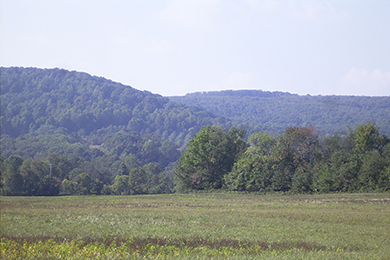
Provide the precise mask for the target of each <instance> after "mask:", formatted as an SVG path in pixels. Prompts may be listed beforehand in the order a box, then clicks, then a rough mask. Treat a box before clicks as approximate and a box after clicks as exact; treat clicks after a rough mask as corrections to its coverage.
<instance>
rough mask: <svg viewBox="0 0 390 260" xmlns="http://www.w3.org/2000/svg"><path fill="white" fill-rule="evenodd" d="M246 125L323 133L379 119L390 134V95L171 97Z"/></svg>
mask: <svg viewBox="0 0 390 260" xmlns="http://www.w3.org/2000/svg"><path fill="white" fill-rule="evenodd" d="M169 99H170V100H171V101H173V102H178V103H182V104H186V105H191V106H198V107H200V108H203V109H205V110H207V111H210V112H211V113H213V114H215V115H218V116H222V117H226V118H228V119H232V120H234V121H235V122H236V123H239V124H242V125H246V127H249V128H250V129H252V131H260V130H262V131H268V132H271V133H279V134H280V133H282V132H283V130H284V129H285V128H286V127H288V126H292V125H294V126H309V125H313V126H315V127H317V128H318V129H319V130H320V131H321V132H322V133H323V134H324V135H331V134H333V133H336V132H342V131H346V130H348V128H349V127H351V128H355V127H356V126H357V125H360V124H362V123H366V122H376V125H377V126H378V127H379V128H380V129H381V132H383V133H385V134H387V135H390V123H389V119H390V97H389V96H386V97H362V96H309V95H307V96H299V95H295V94H290V93H284V92H267V91H261V90H237V91H232V90H228V91H219V92H201V93H200V92H199V93H192V94H187V95H185V96H174V97H169Z"/></svg>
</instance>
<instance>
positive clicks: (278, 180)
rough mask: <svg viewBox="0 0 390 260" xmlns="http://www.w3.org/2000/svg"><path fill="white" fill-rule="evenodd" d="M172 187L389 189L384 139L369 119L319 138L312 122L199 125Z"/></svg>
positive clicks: (389, 149)
mask: <svg viewBox="0 0 390 260" xmlns="http://www.w3.org/2000/svg"><path fill="white" fill-rule="evenodd" d="M175 180H176V189H177V190H178V191H182V192H188V191H194V190H213V189H224V190H230V191H245V192H255V191H256V192H283V193H285V192H288V193H290V192H291V193H313V192H321V193H327V192H357V191H365V192H367V191H389V190H390V139H389V137H388V136H387V135H383V134H380V133H379V129H378V127H376V126H375V124H374V123H367V124H362V125H360V126H359V127H357V129H356V130H350V131H349V133H348V134H347V135H332V136H329V137H325V138H324V139H323V141H321V140H320V138H319V131H318V130H317V129H316V128H314V127H299V126H294V127H288V128H286V129H285V131H284V132H283V134H281V135H272V134H270V133H267V132H258V133H255V134H253V135H251V136H250V137H249V141H248V143H247V142H245V141H244V140H243V132H242V131H240V130H237V129H234V128H233V129H230V130H229V131H226V130H223V129H221V128H219V127H211V126H208V127H204V128H202V130H201V131H200V132H199V133H197V134H196V135H195V137H194V138H193V139H192V140H191V141H190V142H189V143H188V149H186V150H185V151H184V153H183V155H182V157H181V158H180V161H179V163H178V165H177V167H176V171H175Z"/></svg>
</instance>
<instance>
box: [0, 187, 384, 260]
mask: <svg viewBox="0 0 390 260" xmlns="http://www.w3.org/2000/svg"><path fill="white" fill-rule="evenodd" d="M0 199H1V247H0V250H1V255H0V258H1V259H58V258H62V259H141V258H142V259H144V257H145V258H146V259H172V258H174V259H196V258H201V259H226V258H229V259H390V235H389V234H390V194H389V193H382V194H327V195H251V194H227V193H208V194H202V193H198V194H184V195H180V194H173V195H145V196H69V197H0Z"/></svg>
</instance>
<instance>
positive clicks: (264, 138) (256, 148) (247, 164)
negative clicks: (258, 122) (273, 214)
mask: <svg viewBox="0 0 390 260" xmlns="http://www.w3.org/2000/svg"><path fill="white" fill-rule="evenodd" d="M249 142H250V143H251V146H250V147H249V148H248V149H247V150H246V152H245V153H244V154H243V155H242V156H241V157H240V158H239V160H238V161H237V162H236V163H235V164H234V167H233V169H232V171H231V172H230V173H228V174H227V175H226V176H225V184H226V187H227V189H229V190H237V191H249V192H251V191H266V190H269V189H270V187H271V179H272V169H271V167H272V162H271V157H270V153H271V151H272V147H273V146H274V145H275V142H276V140H275V138H274V137H273V136H272V135H270V134H268V133H264V132H259V133H255V134H253V135H251V136H250V137H249Z"/></svg>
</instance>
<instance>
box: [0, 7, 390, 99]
mask: <svg viewBox="0 0 390 260" xmlns="http://www.w3.org/2000/svg"><path fill="white" fill-rule="evenodd" d="M389 14H390V0H382V1H380V0H377V1H375V0H372V1H363V0H329V1H321V0H317V1H314V0H302V1H300V0H294V1H293V0H285V1H278V0H275V1H270V0H259V1H256V0H241V1H240V0H191V1H190V0H180V1H179V0H155V1H150V0H139V1H137V0H110V1H107V0H56V1H53V0H34V1H31V0H0V66H3V67H11V66H17V67H38V68H64V69H68V70H74V71H80V72H86V73H88V74H91V75H95V76H101V77H104V78H107V79H110V80H113V81H116V82H120V83H122V84H125V85H130V86H132V87H133V88H136V89H139V90H147V91H150V92H152V93H155V94H160V95H163V96H174V95H176V96H177V95H185V94H186V93H193V92H200V91H220V90H230V89H232V90H239V89H261V90H264V91H284V92H290V93H296V94H299V95H307V94H309V95H359V96H361V95H364V96H390V15H389Z"/></svg>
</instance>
